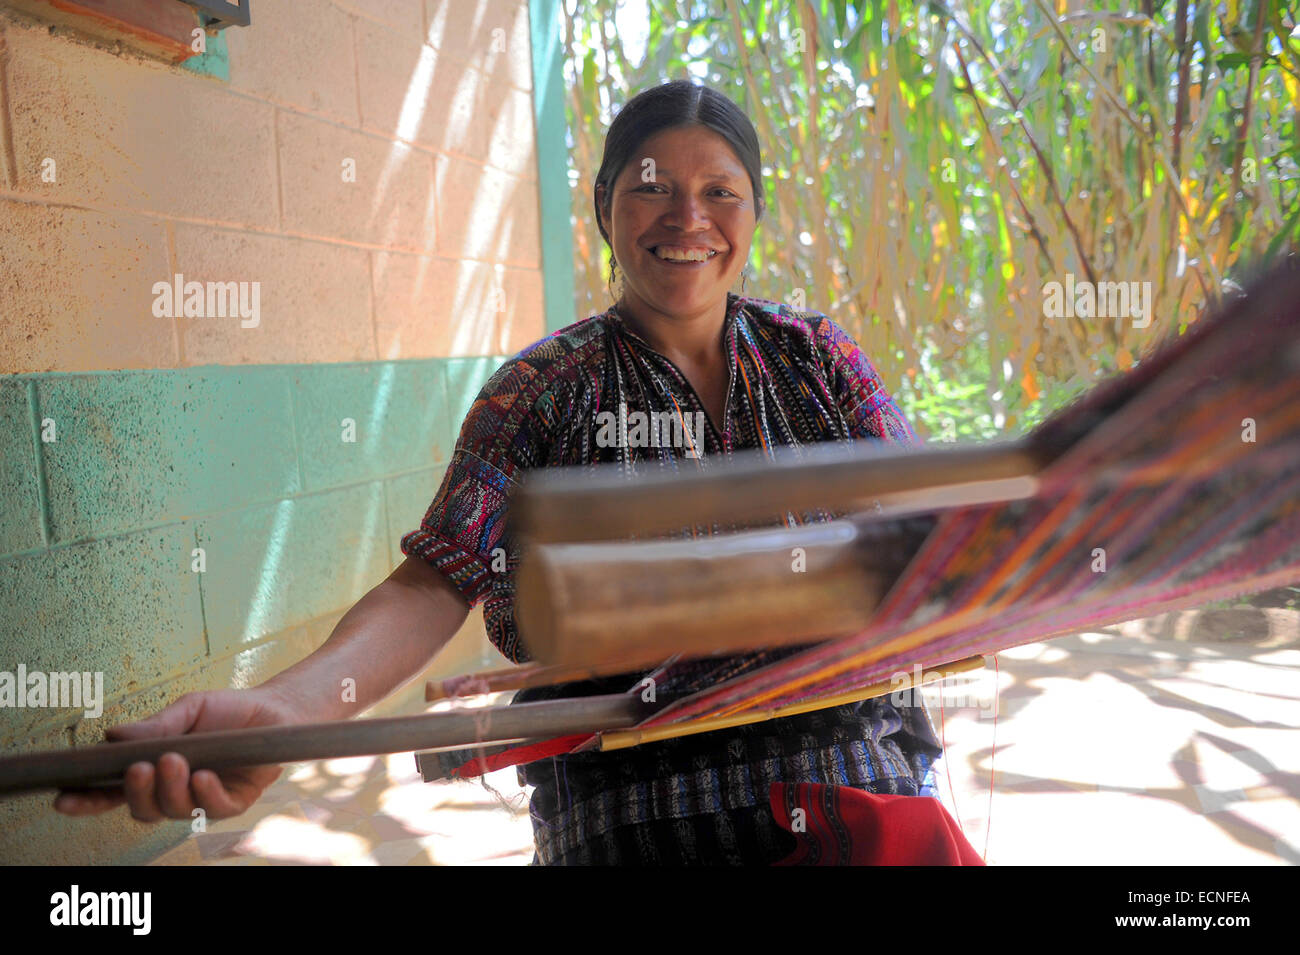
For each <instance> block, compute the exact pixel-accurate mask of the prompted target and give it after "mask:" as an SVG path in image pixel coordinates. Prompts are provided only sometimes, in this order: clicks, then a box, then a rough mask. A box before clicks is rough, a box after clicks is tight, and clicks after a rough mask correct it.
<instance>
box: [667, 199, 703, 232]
mask: <svg viewBox="0 0 1300 955" xmlns="http://www.w3.org/2000/svg"><path fill="white" fill-rule="evenodd" d="M665 218H666V219H667V221H668V222H670V223H672V224H674V225H676V226H678V227H679V228H683V229H690V228H692V227H694V226H699V225H707V224H708V215H707V214H706V212H705V209H704V203H703V202H702V201H701V200H700V198H699V197H698V196H693V195H690V194H684V195H678V196H676V197H675V198H674V199H673V200H672V202H671V203H669V206H668V211H667V212H666V213H665Z"/></svg>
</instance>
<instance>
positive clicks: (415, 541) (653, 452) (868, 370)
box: [402, 294, 940, 865]
mask: <svg viewBox="0 0 1300 955" xmlns="http://www.w3.org/2000/svg"><path fill="white" fill-rule="evenodd" d="M723 335H724V343H725V349H726V351H725V353H726V355H727V357H728V361H729V363H730V379H729V380H730V387H729V390H728V394H727V399H726V405H725V414H724V420H723V421H721V422H717V423H714V422H712V421H709V420H708V416H707V414H706V413H704V407H703V404H702V403H701V401H700V399H699V397H698V396H697V395H696V393H695V391H694V389H693V388H692V387H691V385H690V383H689V382H688V381H687V379H686V378H685V376H684V375H682V373H681V372H680V371H679V370H678V369H677V368H676V366H675V365H674V364H673V363H672V362H671V361H669V360H668V359H667V358H665V357H664V356H662V355H660V354H659V353H658V352H656V351H655V350H654V349H653V348H651V347H650V346H649V345H648V344H647V343H646V342H645V341H644V340H643V339H642V338H641V337H640V336H639V335H637V334H636V333H635V332H634V331H633V330H632V329H631V328H630V327H629V326H628V325H626V324H625V323H624V321H623V319H622V317H621V316H620V315H619V312H618V309H617V307H612V308H610V309H609V310H608V311H607V312H605V313H603V314H598V315H593V316H591V317H590V318H588V319H586V320H584V321H580V322H577V323H575V324H573V325H570V326H568V327H567V328H563V329H561V330H560V331H558V332H555V333H554V334H552V335H549V336H547V337H546V338H543V339H542V340H540V341H538V342H536V343H534V344H532V345H530V346H528V347H527V348H525V349H524V350H523V351H521V352H520V353H519V354H518V355H516V356H515V357H514V358H512V359H510V360H509V361H507V362H506V363H505V364H503V365H502V366H501V367H500V368H499V369H498V370H497V371H496V373H495V374H494V375H493V376H492V377H491V379H490V380H489V381H488V382H487V384H486V385H485V386H484V387H483V389H482V391H481V392H480V393H479V395H478V397H477V398H476V400H475V401H474V403H473V405H472V407H471V408H470V410H469V413H468V414H467V415H466V417H465V421H464V424H463V425H462V427H461V431H460V436H459V438H458V440H457V442H456V446H455V450H454V451H453V453H452V457H451V460H450V462H449V464H448V467H447V470H446V474H445V476H444V478H443V481H442V485H441V487H440V488H439V490H438V492H437V495H436V497H435V498H434V500H433V503H432V504H431V505H430V507H429V509H428V512H427V513H426V515H425V517H424V520H423V521H422V522H421V525H420V527H419V529H417V530H414V531H411V532H410V533H408V534H406V535H405V536H404V537H403V538H402V552H403V553H404V554H407V555H409V556H413V557H419V558H421V559H423V560H425V561H427V562H428V563H429V564H431V565H432V566H433V567H434V568H436V569H437V570H438V571H439V572H440V573H442V574H443V575H444V576H445V577H446V578H447V579H448V580H449V581H450V582H451V583H452V584H453V585H454V586H455V587H456V588H457V589H458V590H459V591H460V593H461V594H462V595H463V596H464V597H465V599H466V600H467V601H468V602H469V603H470V605H471V606H475V605H477V604H479V603H482V604H483V616H484V623H485V626H486V629H487V633H488V637H489V639H490V640H491V641H492V643H493V644H494V645H495V646H496V647H497V649H499V650H500V651H501V653H503V654H504V655H505V656H506V657H507V658H508V659H510V660H512V661H514V662H517V663H518V662H524V661H526V660H528V659H529V657H528V653H527V650H526V648H525V646H524V644H523V643H522V642H521V640H520V636H519V632H518V630H517V628H516V625H515V618H514V586H513V581H514V571H515V569H516V566H517V560H518V555H517V553H516V549H515V547H514V546H513V542H512V541H511V540H510V528H509V526H508V522H507V496H508V494H509V492H510V489H511V488H512V487H513V486H515V485H516V484H517V483H518V482H519V481H520V479H521V477H522V475H523V473H524V472H525V471H528V470H529V469H532V468H543V467H560V466H572V465H594V464H611V463H614V464H619V465H621V466H622V467H623V468H624V469H625V470H627V471H629V472H636V473H640V472H641V471H643V470H645V469H652V468H667V469H670V470H686V471H690V470H693V469H695V468H701V467H708V466H709V464H710V461H711V460H712V461H717V460H718V459H719V458H721V457H725V456H727V455H729V454H731V453H732V452H734V451H741V450H747V449H753V448H773V447H776V446H779V445H806V444H812V443H817V442H827V441H831V442H848V441H854V440H873V441H888V442H915V441H916V440H917V439H916V435H915V433H914V432H913V430H912V428H911V426H910V425H909V424H908V422H907V420H906V419H905V418H904V416H903V414H902V412H901V411H900V410H899V409H898V407H897V405H896V404H895V402H894V401H893V399H892V398H891V397H890V395H889V394H888V392H887V391H886V389H885V387H884V385H883V383H882V382H881V380H880V377H879V375H878V374H877V373H876V371H875V369H874V368H873V367H872V365H871V363H870V361H869V360H868V359H867V357H866V356H865V355H864V354H863V353H862V350H861V349H860V348H858V346H857V344H856V343H855V342H854V341H853V339H852V338H851V337H850V336H849V335H848V334H847V333H846V332H845V331H844V330H843V329H842V328H840V327H839V326H838V325H836V324H835V323H834V322H833V321H831V320H830V319H829V318H828V317H826V316H825V315H821V314H818V313H815V312H806V311H798V310H795V309H793V308H791V307H790V306H789V305H785V304H781V303H776V302H770V301H766V300H761V299H754V298H742V297H740V296H737V295H735V294H729V295H728V297H727V309H726V317H725V321H724V325H723ZM602 412H612V413H613V415H614V416H617V420H618V422H619V428H618V433H619V434H621V435H622V437H621V438H620V440H617V441H613V442H611V441H610V440H609V436H610V434H611V430H612V429H611V428H610V426H609V422H610V420H611V416H610V415H609V414H602ZM638 412H639V413H641V414H642V415H646V416H648V417H658V419H659V420H663V421H666V420H668V419H667V418H666V417H664V414H665V413H669V414H671V415H672V416H674V417H675V418H678V419H679V420H680V421H681V422H682V424H683V425H685V427H684V428H681V429H679V430H678V432H677V433H678V434H684V435H686V436H687V437H688V440H686V441H675V442H667V441H655V442H646V441H629V440H627V433H628V432H627V431H626V430H625V422H626V421H627V420H632V421H635V420H636V413H638ZM688 416H689V417H688ZM694 422H699V424H700V425H701V426H702V431H703V433H702V445H703V447H702V453H701V451H700V449H697V448H694V447H693V446H692V445H693V444H694V442H695V441H696V440H698V437H699V436H697V434H696V433H695V432H698V431H699V430H700V429H698V428H695V427H693V426H692V425H693V423H694ZM602 427H603V429H604V430H603V431H602ZM655 444H657V445H658V446H654V445H655ZM728 529H729V528H716V527H715V528H714V529H713V530H714V532H725V531H726V530H728ZM706 532H707V531H706ZM502 555H504V557H505V562H504V563H505V570H504V571H503V572H494V569H493V568H494V566H495V567H496V568H497V569H498V570H500V568H501V566H502V561H501V559H500V558H501V557H502ZM494 558H495V560H494ZM788 652H794V651H788ZM756 659H759V658H758V655H756V654H754V655H747V656H738V657H733V658H728V659H727V660H723V661H709V662H708V663H707V664H701V665H699V666H698V667H696V668H695V669H694V670H692V669H690V668H689V667H688V668H686V670H685V671H684V673H685V676H686V677H687V678H689V679H688V680H687V682H685V683H682V684H681V685H678V686H670V687H664V686H662V685H661V686H660V687H659V690H660V691H664V690H667V691H669V692H671V691H674V690H676V691H679V692H689V691H690V690H692V689H695V688H702V687H704V686H710V685H716V684H717V683H718V682H719V681H720V680H722V679H725V678H727V677H729V676H732V675H735V674H736V673H738V672H742V671H743V670H745V669H746V668H747V665H752V661H754V660H756ZM764 659H767V660H770V659H772V656H771V654H768V655H767V656H766V657H765V658H764ZM636 682H637V680H636V678H635V676H624V677H621V678H612V679H606V680H600V681H587V682H584V683H582V684H570V685H567V686H563V687H548V688H542V689H538V690H529V691H523V692H521V693H520V694H518V695H517V696H516V698H515V702H522V701H524V700H536V699H546V698H550V697H557V696H560V695H566V696H578V695H587V694H595V693H610V692H620V691H625V690H629V689H631V688H632V687H633V686H635V685H636ZM939 753H940V747H939V745H938V743H937V741H936V740H935V737H934V733H933V729H932V728H931V726H930V723H929V720H928V718H927V717H926V715H925V712H924V710H923V709H921V708H920V707H908V706H894V705H891V704H890V703H889V702H888V701H887V700H885V699H878V700H870V701H866V702H863V703H856V704H850V705H847V706H839V707H833V708H830V709H825V710H820V711H816V712H813V713H807V714H802V715H798V716H792V717H787V718H784V719H779V720H769V721H767V722H763V723H757V724H753V725H750V726H745V727H739V728H736V729H730V730H720V731H716V732H713V733H702V734H698V735H695V736H689V737H684V738H681V739H675V740H665V741H662V742H658V743H650V744H643V745H641V746H637V747H633V748H631V749H629V750H620V751H614V752H609V753H601V752H591V753H583V754H578V755H571V756H558V757H553V758H548V759H545V760H539V761H537V762H535V763H531V764H529V765H527V766H525V767H521V768H520V778H521V783H527V784H530V785H532V786H534V787H535V789H534V792H533V795H532V800H531V807H530V808H531V814H532V818H533V829H534V837H535V842H536V848H537V856H536V860H535V861H537V862H540V863H542V864H548V865H549V864H557V863H558V864H563V863H572V862H597V863H635V862H650V863H661V864H664V863H680V862H737V863H744V862H772V861H776V859H778V858H780V857H782V856H784V855H785V854H787V853H788V852H789V851H790V849H791V848H792V846H793V841H792V837H790V836H789V834H788V833H785V832H783V831H781V830H780V829H779V828H778V827H777V826H775V825H774V823H773V821H772V818H771V812H770V808H769V805H768V793H769V787H770V786H771V784H772V783H774V782H789V783H795V782H810V783H824V784H828V785H848V786H854V787H857V788H861V789H865V790H868V791H871V792H877V793H895V794H904V795H917V794H919V793H922V792H928V791H929V790H928V787H925V788H923V787H924V783H925V777H926V775H927V771H928V769H929V767H930V764H931V763H932V762H933V760H934V759H935V758H936V757H937V756H938V755H939Z"/></svg>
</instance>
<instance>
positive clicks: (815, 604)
mask: <svg viewBox="0 0 1300 955" xmlns="http://www.w3.org/2000/svg"><path fill="white" fill-rule="evenodd" d="M929 529H930V524H929V523H928V522H923V523H918V522H910V523H909V522H906V521H902V522H899V521H886V522H882V521H864V522H856V523H855V522H853V521H832V522H828V523H823V524H809V525H804V526H800V527H795V528H790V529H786V528H779V529H775V530H763V531H748V532H743V533H739V534H728V535H724V536H718V537H710V538H701V539H698V540H684V541H683V540H657V541H613V542H604V543H599V544H547V545H538V546H535V547H533V548H531V549H530V550H529V551H528V552H527V554H526V555H525V557H524V560H523V563H522V564H521V566H520V568H519V573H518V579H517V590H516V617H517V619H518V621H519V626H520V633H521V636H522V637H523V640H524V643H525V644H526V645H527V647H528V649H529V652H530V653H531V655H532V656H533V658H534V659H536V660H538V661H540V662H542V663H546V664H551V665H555V666H562V667H571V666H572V667H579V666H593V665H597V666H599V665H607V666H620V665H621V666H622V667H623V669H625V670H626V669H631V668H632V667H631V666H630V664H632V663H645V664H653V663H657V662H659V661H662V660H664V659H665V658H667V657H669V656H672V655H674V654H683V655H688V656H707V655H710V654H717V653H727V652H741V651H747V650H754V649H760V648H765V647H777V646H789V645H794V644H800V643H813V642H816V641H818V640H822V639H827V638H830V637H835V636H842V635H844V634H848V633H855V632H857V631H860V630H862V629H864V628H865V627H866V626H867V625H868V624H869V623H870V621H871V618H872V615H873V613H874V612H875V609H876V607H877V606H878V605H879V603H880V600H881V599H882V598H883V597H884V594H885V592H886V591H887V590H888V588H889V586H890V584H891V583H892V582H893V581H894V580H895V579H896V578H897V577H898V575H899V574H901V573H902V571H903V569H904V567H906V565H907V562H908V561H910V560H911V558H912V556H913V555H914V554H915V553H916V552H917V550H918V549H919V548H920V546H921V544H922V542H923V541H924V539H925V534H926V533H928V532H929Z"/></svg>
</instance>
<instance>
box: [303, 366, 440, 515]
mask: <svg viewBox="0 0 1300 955" xmlns="http://www.w3.org/2000/svg"><path fill="white" fill-rule="evenodd" d="M443 373H444V369H443V362H441V361H439V360H437V359H427V360H425V361H418V362H376V363H373V364H365V365H316V366H306V367H299V368H297V369H296V370H295V372H294V382H295V391H294V408H295V414H296V421H297V434H298V454H299V459H300V460H301V462H302V474H303V483H304V484H305V485H306V489H307V490H309V491H316V490H320V489H322V488H327V487H337V486H339V485H343V484H355V483H358V482H361V481H368V480H377V479H381V478H383V477H386V476H387V475H390V474H393V473H394V472H398V471H405V470H410V469H413V468H424V467H431V466H433V465H435V464H438V463H439V462H445V461H446V460H447V459H448V457H450V454H451V425H450V421H449V419H448V416H447V405H446V398H445V391H444V389H443V381H442V379H443ZM348 421H350V422H351V424H345V422H348Z"/></svg>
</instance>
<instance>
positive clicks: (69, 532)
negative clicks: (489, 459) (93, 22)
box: [0, 0, 571, 863]
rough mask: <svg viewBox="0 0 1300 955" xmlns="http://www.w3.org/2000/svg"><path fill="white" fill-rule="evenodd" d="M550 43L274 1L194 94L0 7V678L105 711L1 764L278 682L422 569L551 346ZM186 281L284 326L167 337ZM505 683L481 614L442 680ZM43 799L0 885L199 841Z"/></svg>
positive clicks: (14, 720)
mask: <svg viewBox="0 0 1300 955" xmlns="http://www.w3.org/2000/svg"><path fill="white" fill-rule="evenodd" d="M308 8H309V9H308ZM533 26H534V28H535V24H534V25H533ZM531 42H532V40H531V36H530V16H529V4H528V3H527V2H526V0H313V2H311V3H310V4H304V3H297V2H293V0H260V2H259V3H257V4H255V5H254V8H253V23H252V25H251V26H250V27H248V28H246V29H238V28H232V29H229V30H227V31H225V33H224V34H223V37H222V39H221V40H220V41H217V42H215V43H214V47H215V48H216V49H215V50H214V53H219V55H220V59H219V61H217V62H216V64H215V65H213V64H212V63H209V64H208V65H207V66H206V67H205V66H204V65H203V64H198V66H199V68H198V69H195V68H192V67H194V66H195V65H196V64H193V63H191V64H190V66H191V68H183V67H176V66H169V65H166V64H162V63H159V62H154V61H150V60H148V59H146V58H143V57H140V56H136V55H134V54H129V53H121V52H114V51H111V50H108V49H105V48H104V47H103V46H101V45H96V44H94V43H91V42H89V41H87V40H85V39H83V38H80V37H77V36H74V35H70V34H69V33H68V32H67V31H64V30H55V31H50V30H49V29H48V28H47V27H46V26H44V25H42V24H40V23H38V22H33V21H32V20H31V19H30V18H28V17H26V16H24V15H20V14H15V13H12V12H9V11H6V10H5V8H4V4H3V2H0V495H3V498H2V500H3V509H0V671H9V672H14V671H15V670H16V667H17V665H18V664H19V663H22V664H24V665H25V666H26V667H27V669H28V670H29V671H33V670H40V671H44V672H66V671H72V670H76V671H101V672H103V674H104V689H105V697H106V704H105V707H104V713H103V716H102V717H101V718H99V719H87V718H84V717H83V716H82V714H81V712H80V711H77V710H69V709H50V708H42V709H35V708H32V709H15V708H3V709H0V750H3V751H4V752H7V753H8V752H17V751H22V750H25V749H36V748H47V747H51V746H60V745H88V744H91V743H93V742H95V741H97V740H98V739H101V738H102V736H103V730H104V729H105V728H106V727H107V726H110V725H112V724H113V723H116V722H121V721H126V720H131V719H137V718H140V717H143V716H145V715H147V714H148V713H150V712H153V711H154V710H156V709H157V708H159V707H160V706H162V705H164V704H165V703H166V702H168V701H170V700H172V699H175V698H176V697H177V696H180V695H181V694H183V693H185V692H189V691H191V690H196V689H209V688H216V687H241V686H249V685H254V684H256V683H258V682H260V681H262V680H264V679H265V678H267V677H268V676H270V675H271V674H273V673H275V672H277V671H279V670H281V669H283V668H284V667H286V666H288V665H290V664H291V663H293V662H294V661H296V660H298V659H301V658H302V657H303V656H305V655H307V654H308V653H310V652H311V651H312V650H313V649H315V648H316V647H317V646H319V645H320V644H321V643H322V642H324V640H325V639H326V638H327V637H328V636H329V633H330V632H331V630H332V628H333V626H334V624H335V622H337V620H338V618H339V617H340V616H341V615H342V614H343V613H344V612H345V611H346V610H347V609H348V608H349V607H350V606H351V605H352V603H354V602H355V601H356V600H357V599H358V598H359V597H360V596H361V595H362V594H364V593H365V592H366V591H367V590H368V589H370V588H371V587H372V586H374V585H375V584H376V583H378V582H379V581H380V580H382V579H383V578H384V577H385V576H386V575H387V574H388V573H389V572H390V570H391V569H392V568H393V567H394V566H396V564H397V563H399V562H400V559H401V555H400V553H399V550H398V543H399V539H400V537H401V535H402V534H403V533H404V532H406V531H408V530H410V529H412V528H414V527H415V526H417V524H418V522H419V519H420V517H421V516H422V514H423V513H424V510H425V508H426V507H427V506H428V504H429V502H430V500H431V499H432V497H433V494H434V492H435V491H436V489H437V487H438V484H439V482H440V480H441V476H442V471H443V468H444V467H445V465H446V462H447V459H448V455H449V454H450V452H451V450H452V447H453V446H454V441H455V435H456V431H457V429H458V427H459V424H460V422H461V420H462V419H463V417H464V414H465V412H466V411H467V410H468V407H469V404H470V402H471V401H472V400H473V397H474V395H475V394H476V392H477V391H478V389H479V387H480V386H481V385H482V383H483V381H485V380H486V378H487V377H488V376H489V375H490V374H491V372H492V371H493V370H494V369H495V368H496V367H497V365H498V364H499V363H500V361H501V360H503V358H504V357H506V356H508V355H510V354H513V353H514V352H516V351H518V350H519V349H520V348H522V347H523V346H524V345H526V344H528V343H529V342H532V341H534V340H536V339H537V338H540V337H541V336H542V335H543V334H544V333H545V329H546V321H545V318H544V310H545V305H544V298H543V295H544V286H543V280H542V260H541V243H540V239H539V235H540V231H541V230H540V224H539V179H538V173H537V169H538V166H537V156H536V143H537V136H536V129H535V121H534V118H533V117H534V103H533V70H532V57H531V48H530V44H531ZM348 167H352V168H354V169H355V181H349V178H348V177H347V176H346V175H344V170H345V168H348ZM178 273H179V274H181V275H183V276H184V281H187V282H188V281H199V282H235V283H249V286H248V287H250V288H251V287H252V283H257V287H258V289H259V291H260V299H259V316H258V319H259V320H258V321H257V323H256V324H255V325H253V324H251V323H250V322H248V321H243V320H241V318H240V317H239V316H228V317H220V316H197V315H190V316H186V315H185V314H184V313H183V310H181V311H180V313H179V314H172V315H168V314H166V313H165V310H164V314H162V315H159V314H158V310H156V309H155V305H156V300H157V293H156V291H155V283H158V282H170V281H172V277H173V276H174V275H176V274H178ZM570 320H571V319H570ZM345 419H350V420H351V421H352V422H353V423H354V425H353V427H354V436H355V440H352V441H348V440H345V437H346V434H347V425H346V424H345ZM196 549H202V553H203V555H204V560H205V562H206V566H205V568H204V569H203V572H202V573H196V572H195V570H194V555H195V553H196ZM500 663H501V658H500V657H499V656H498V655H495V653H494V651H492V650H491V648H490V647H489V645H488V644H487V642H486V640H485V638H484V636H483V629H482V620H481V617H480V616H479V615H478V614H474V615H471V618H470V620H469V621H468V622H467V624H466V627H465V629H464V631H463V632H462V633H461V634H459V635H458V636H457V637H456V639H455V641H453V643H452V645H451V646H450V647H448V649H447V651H446V652H444V654H442V655H441V656H440V658H439V660H438V661H437V662H436V664H435V666H434V668H433V669H431V671H430V673H429V674H427V675H429V676H435V675H447V674H450V673H452V672H464V671H467V670H470V669H477V668H483V667H486V666H496V665H499V664H500ZM421 687H422V681H419V680H417V681H416V682H415V683H413V684H412V685H411V686H410V687H409V689H408V691H406V692H404V693H402V694H400V695H399V696H397V697H395V698H394V699H393V701H392V703H391V705H389V706H388V707H386V709H387V710H388V711H392V710H395V709H399V708H405V709H406V710H410V709H411V708H412V707H413V706H418V705H419V701H420V700H421V699H422V696H421V694H420V689H421ZM49 802H50V798H49V797H48V796H39V797H36V796H33V797H24V798H21V799H6V800H3V801H0V862H6V863H14V862H36V863H112V862H135V861H140V860H142V859H145V858H147V857H149V856H150V855H152V854H154V853H156V852H157V851H159V850H160V849H161V848H164V847H165V846H167V845H170V844H174V843H175V842H176V841H178V840H179V839H181V838H183V837H184V836H185V835H186V834H187V833H188V832H189V826H188V824H187V823H179V822H178V823H174V824H170V825H163V826H160V827H157V828H155V827H147V826H143V825H140V824H137V823H135V822H133V821H132V820H130V819H129V817H128V816H127V815H126V813H125V811H117V812H115V813H112V814H109V815H107V816H103V817H99V818H96V819H91V820H69V819H67V818H65V817H62V816H58V815H56V814H55V813H53V812H52V811H51V810H50V809H49Z"/></svg>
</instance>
